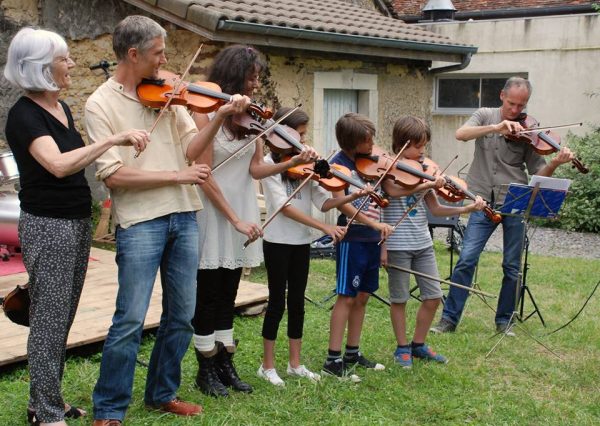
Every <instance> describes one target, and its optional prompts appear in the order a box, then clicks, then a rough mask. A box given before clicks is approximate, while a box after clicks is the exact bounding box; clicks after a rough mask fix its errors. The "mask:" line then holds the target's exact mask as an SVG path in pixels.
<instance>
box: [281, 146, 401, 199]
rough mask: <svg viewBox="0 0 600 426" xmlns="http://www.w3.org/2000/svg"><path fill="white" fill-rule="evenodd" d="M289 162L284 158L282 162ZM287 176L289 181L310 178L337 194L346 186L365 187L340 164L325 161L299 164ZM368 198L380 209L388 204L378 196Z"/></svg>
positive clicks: (370, 195)
mask: <svg viewBox="0 0 600 426" xmlns="http://www.w3.org/2000/svg"><path fill="white" fill-rule="evenodd" d="M287 160H289V157H284V158H283V161H287ZM286 173H287V175H288V176H289V177H290V178H291V179H304V178H306V177H307V176H311V177H312V178H313V179H314V180H316V181H318V182H319V185H320V186H322V187H323V188H325V189H326V190H328V191H331V192H338V191H342V190H344V189H346V188H347V187H348V185H352V186H355V187H357V188H360V189H365V185H364V184H363V183H362V182H360V181H358V180H356V179H354V178H353V177H352V172H351V171H350V169H348V168H347V167H345V166H342V165H341V164H329V163H328V162H327V161H326V160H323V159H321V160H317V161H315V162H314V163H310V164H300V165H298V166H295V167H291V168H289V169H288V170H287V172H286ZM369 198H371V200H373V202H374V203H375V204H377V205H378V206H379V207H381V208H386V207H387V206H388V205H389V204H390V202H389V200H387V199H386V198H383V197H381V196H380V195H379V194H376V193H370V194H369Z"/></svg>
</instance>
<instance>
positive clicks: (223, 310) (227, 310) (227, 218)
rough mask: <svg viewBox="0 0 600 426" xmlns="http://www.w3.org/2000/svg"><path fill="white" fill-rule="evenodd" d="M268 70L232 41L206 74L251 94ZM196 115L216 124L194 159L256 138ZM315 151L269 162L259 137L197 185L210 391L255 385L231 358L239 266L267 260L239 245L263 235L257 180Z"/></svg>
mask: <svg viewBox="0 0 600 426" xmlns="http://www.w3.org/2000/svg"><path fill="white" fill-rule="evenodd" d="M264 70H265V63H264V61H263V60H262V58H261V57H260V54H259V52H258V51H257V50H256V49H254V48H253V47H250V46H243V45H233V46H229V47H227V48H226V49H224V50H222V51H221V52H220V53H219V54H218V55H217V56H216V58H215V60H214V63H213V65H212V67H211V69H210V72H209V77H208V80H209V81H211V82H214V83H217V84H218V85H219V86H221V88H222V90H223V92H225V93H239V94H242V95H245V96H248V97H251V96H252V95H253V94H254V92H255V91H256V90H257V89H258V88H259V87H260V83H259V75H260V73H261V72H262V71H264ZM194 119H195V121H196V125H197V126H198V128H199V129H205V130H206V131H208V130H209V129H214V130H213V138H214V141H213V145H212V149H207V150H206V151H205V152H204V153H203V154H202V155H201V156H200V157H199V158H197V159H196V162H199V163H204V164H208V165H209V166H210V165H214V164H219V163H221V162H222V161H223V160H225V159H226V158H229V157H230V156H231V155H232V154H233V153H234V152H236V151H237V150H238V149H239V148H240V147H242V146H244V145H246V144H248V143H249V142H250V141H251V140H252V139H253V136H252V135H248V134H247V131H246V130H245V129H243V128H240V127H239V126H237V125H236V124H235V123H234V121H233V115H224V114H222V113H220V111H216V112H215V113H211V114H208V115H207V114H196V115H195V117H194ZM311 157H314V151H313V150H311V149H307V150H305V151H303V152H302V153H301V154H299V155H296V156H295V157H293V158H292V159H291V160H288V161H284V162H281V163H279V164H267V163H265V162H264V160H263V142H262V141H258V142H257V143H256V144H255V146H252V147H248V148H246V149H244V150H241V151H239V152H238V153H237V154H235V155H234V159H233V161H229V162H228V163H226V164H224V165H223V167H220V168H219V169H218V170H217V171H216V172H215V173H214V174H212V175H211V177H210V178H209V180H208V181H207V182H206V184H204V185H203V186H202V187H201V188H200V189H199V191H200V196H201V197H202V203H203V205H204V210H202V211H201V212H199V213H198V226H199V228H200V265H199V270H198V277H197V284H198V292H197V296H196V313H195V315H194V320H193V325H194V347H195V350H196V357H197V359H198V365H199V369H198V375H197V377H196V385H197V386H198V388H199V389H200V390H202V391H203V392H204V393H206V394H208V395H212V396H227V395H228V391H227V388H226V387H231V388H233V389H234V390H237V391H241V392H252V387H251V386H250V385H249V384H247V383H245V382H243V381H242V380H240V378H239V376H238V373H237V371H236V369H235V367H234V365H233V362H232V358H233V354H234V352H235V349H236V346H237V345H236V343H235V341H234V338H233V311H234V304H235V298H236V295H237V290H238V286H239V282H240V278H241V274H242V268H244V267H255V266H258V265H260V263H261V262H262V260H263V257H262V252H261V250H260V246H259V245H258V244H251V245H249V246H248V248H246V249H245V250H244V249H243V248H242V247H243V244H244V242H245V241H246V240H247V239H248V240H251V241H254V240H256V239H257V238H259V237H261V236H262V230H261V227H260V225H259V224H260V213H259V209H258V204H257V200H256V189H255V185H254V182H253V179H262V178H264V177H267V176H271V175H275V174H278V173H281V172H282V171H284V170H286V169H288V168H290V167H292V166H294V165H297V164H302V163H306V162H308V161H309V160H310V158H311Z"/></svg>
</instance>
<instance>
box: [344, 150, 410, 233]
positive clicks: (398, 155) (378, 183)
mask: <svg viewBox="0 0 600 426" xmlns="http://www.w3.org/2000/svg"><path fill="white" fill-rule="evenodd" d="M409 144H410V141H408V142H407V143H405V144H404V146H403V147H402V149H401V150H400V151H399V152H398V154H396V156H395V157H394V160H393V161H392V162H391V164H390V165H389V166H388V168H387V169H386V170H385V172H384V173H383V174H382V175H381V177H380V178H379V180H378V181H377V183H376V184H375V185H374V186H373V190H375V189H377V187H378V186H379V185H381V182H383V180H384V179H385V176H386V175H387V174H388V173H389V172H390V170H392V167H394V166H395V165H396V162H397V161H398V158H400V156H401V155H402V153H403V152H404V150H405V149H406V147H407V146H408V145H409ZM367 201H369V197H368V196H365V197H364V198H363V201H362V203H360V207H358V209H357V210H356V212H355V213H354V214H353V215H352V217H351V218H350V220H348V222H347V223H346V227H345V228H344V231H345V232H347V231H348V228H349V227H350V225H352V222H354V219H356V216H358V214H359V213H360V212H361V210H362V209H363V207H364V206H365V204H366V203H367Z"/></svg>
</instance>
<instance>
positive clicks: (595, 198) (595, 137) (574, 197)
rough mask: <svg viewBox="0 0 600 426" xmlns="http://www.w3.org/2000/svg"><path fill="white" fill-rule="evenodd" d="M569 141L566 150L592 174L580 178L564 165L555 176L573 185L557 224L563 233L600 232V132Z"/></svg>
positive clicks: (568, 138)
mask: <svg viewBox="0 0 600 426" xmlns="http://www.w3.org/2000/svg"><path fill="white" fill-rule="evenodd" d="M567 140H568V145H567V146H568V147H569V148H570V149H571V150H572V151H573V152H575V153H576V154H577V158H579V159H580V160H581V162H582V163H583V164H584V165H586V166H587V168H588V169H589V170H590V171H589V173H587V174H581V173H579V172H578V171H577V169H575V168H573V167H569V166H568V165H566V164H565V165H563V166H561V167H559V168H558V169H557V170H556V172H555V173H554V176H555V177H560V178H568V179H571V180H572V181H573V183H572V184H571V188H570V190H569V195H568V197H567V200H566V202H565V205H564V206H563V209H562V212H561V218H560V220H559V221H558V222H557V223H558V225H559V226H560V227H561V228H563V229H569V230H573V231H583V232H600V128H596V129H595V130H593V131H592V132H590V133H588V134H586V135H584V136H574V135H569V136H568V137H567ZM563 143H564V142H563Z"/></svg>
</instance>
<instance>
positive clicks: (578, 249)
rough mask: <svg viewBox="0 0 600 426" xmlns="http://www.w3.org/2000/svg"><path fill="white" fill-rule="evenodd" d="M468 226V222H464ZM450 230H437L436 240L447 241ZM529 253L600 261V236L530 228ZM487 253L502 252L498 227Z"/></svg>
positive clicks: (500, 231) (435, 232) (487, 247)
mask: <svg viewBox="0 0 600 426" xmlns="http://www.w3.org/2000/svg"><path fill="white" fill-rule="evenodd" d="M464 223H465V224H466V222H464ZM447 236H448V228H435V229H434V238H435V239H436V240H440V241H444V242H445V241H446V240H447ZM529 240H530V244H529V252H530V253H534V254H541V255H544V256H557V257H580V258H586V259H600V234H593V233H582V232H571V231H564V230H562V229H552V228H541V227H537V228H535V229H534V228H530V230H529ZM485 250H486V251H502V229H500V227H498V228H497V229H496V231H495V232H494V233H493V234H492V236H491V238H490V240H489V241H488V243H487V245H486V246H485Z"/></svg>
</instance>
